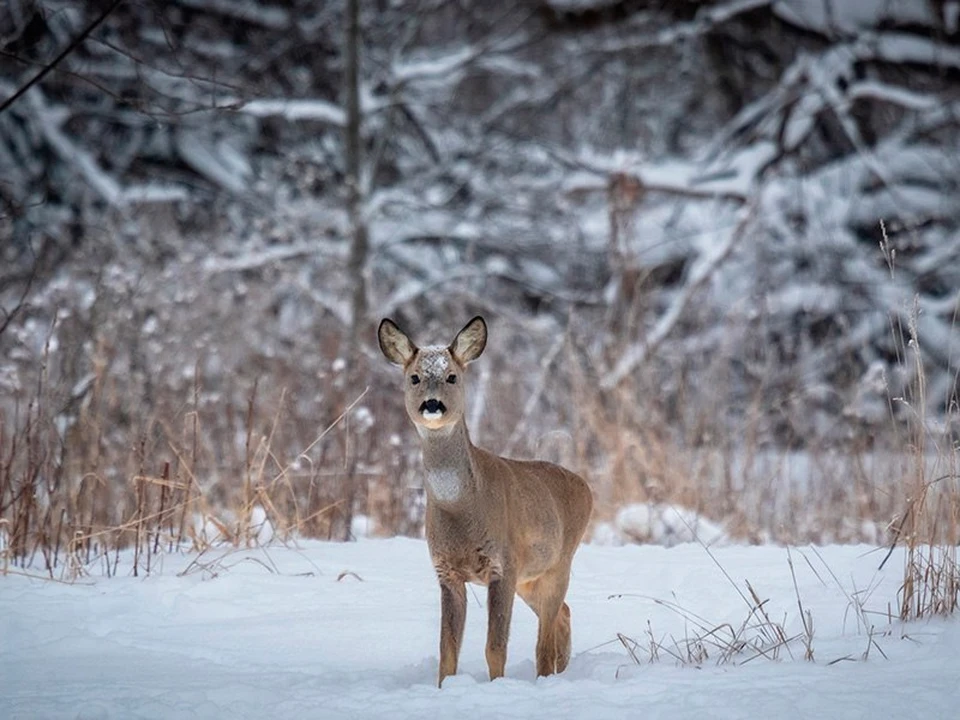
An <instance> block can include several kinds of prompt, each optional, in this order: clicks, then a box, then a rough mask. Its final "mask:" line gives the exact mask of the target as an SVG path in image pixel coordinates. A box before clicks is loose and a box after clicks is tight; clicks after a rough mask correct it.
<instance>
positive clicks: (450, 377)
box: [447, 375, 457, 385]
mask: <svg viewBox="0 0 960 720" xmlns="http://www.w3.org/2000/svg"><path fill="white" fill-rule="evenodd" d="M447 382H448V383H450V384H451V385H456V384H457V376H456V375H447Z"/></svg>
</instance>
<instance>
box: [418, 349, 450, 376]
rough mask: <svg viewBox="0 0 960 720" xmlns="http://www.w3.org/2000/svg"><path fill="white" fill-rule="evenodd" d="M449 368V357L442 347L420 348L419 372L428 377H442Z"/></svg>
mask: <svg viewBox="0 0 960 720" xmlns="http://www.w3.org/2000/svg"><path fill="white" fill-rule="evenodd" d="M449 367H450V356H449V354H448V353H447V349H446V348H445V347H443V346H442V345H430V346H429V347H425V348H420V371H421V372H422V373H423V374H424V375H426V376H428V377H443V376H444V374H445V373H446V372H447V368H449Z"/></svg>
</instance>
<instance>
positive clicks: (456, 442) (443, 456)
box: [417, 421, 477, 506]
mask: <svg viewBox="0 0 960 720" xmlns="http://www.w3.org/2000/svg"><path fill="white" fill-rule="evenodd" d="M417 429H418V431H419V433H420V439H421V442H422V445H423V468H424V470H426V475H425V478H424V479H425V485H426V488H427V496H428V498H429V499H431V500H433V501H435V502H437V503H439V504H440V505H446V506H455V505H457V504H459V503H461V502H464V501H466V500H468V499H469V498H470V496H471V495H473V493H474V491H475V490H476V484H477V480H476V477H475V475H474V473H473V464H472V462H471V458H470V456H471V450H472V449H473V444H472V443H471V442H470V435H469V433H468V432H467V426H466V425H465V424H464V423H463V422H462V421H461V422H458V423H457V424H456V425H454V426H453V427H451V428H450V429H449V430H448V429H446V428H443V429H440V430H426V429H421V428H419V427H418V428H417Z"/></svg>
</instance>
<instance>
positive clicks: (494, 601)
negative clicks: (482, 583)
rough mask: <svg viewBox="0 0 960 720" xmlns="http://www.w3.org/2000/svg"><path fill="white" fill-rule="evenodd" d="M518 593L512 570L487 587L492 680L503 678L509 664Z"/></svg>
mask: <svg viewBox="0 0 960 720" xmlns="http://www.w3.org/2000/svg"><path fill="white" fill-rule="evenodd" d="M516 591H517V578H516V575H515V574H514V573H513V572H512V571H510V570H507V571H504V572H503V573H501V574H500V575H495V576H494V577H492V578H490V582H489V584H488V585H487V611H488V617H487V668H488V669H489V670H490V679H491V680H495V679H497V678H498V677H503V671H504V668H505V667H506V664H507V640H509V639H510V618H511V617H512V615H513V596H514V594H515V593H516Z"/></svg>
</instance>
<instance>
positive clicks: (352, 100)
mask: <svg viewBox="0 0 960 720" xmlns="http://www.w3.org/2000/svg"><path fill="white" fill-rule="evenodd" d="M359 5H360V0H346V7H345V13H344V21H345V23H346V32H345V33H344V46H343V105H344V110H345V113H346V126H345V127H344V149H345V161H346V167H345V170H346V188H347V214H348V216H349V219H350V259H349V262H348V266H347V272H348V273H349V276H350V282H351V286H352V288H353V294H352V297H351V303H350V328H349V335H348V337H347V358H346V360H347V367H348V372H349V373H350V382H348V383H347V393H350V392H353V393H354V394H356V393H359V392H360V388H361V387H362V386H363V383H364V378H365V375H366V373H365V369H366V368H365V363H364V359H363V354H362V353H361V351H360V347H361V334H362V332H363V330H364V327H365V326H366V318H367V278H366V268H367V255H368V254H369V238H368V235H367V225H366V218H365V217H364V212H363V209H364V207H363V206H364V192H363V187H362V184H363V179H362V177H363V171H362V164H363V156H362V148H361V142H362V138H361V132H360V125H361V122H362V119H363V117H362V114H361V108H360V7H359ZM352 400H353V398H352V397H344V405H346V404H347V403H349V402H352ZM348 427H349V425H348ZM356 446H357V443H356V439H354V442H352V443H351V442H350V436H349V435H348V436H347V448H346V451H347V466H346V468H345V470H346V474H345V477H344V483H345V488H344V490H345V492H344V497H343V503H344V504H343V508H342V510H343V518H344V528H343V539H344V540H348V539H350V526H351V524H352V522H353V512H354V507H353V506H354V503H355V501H356V497H357V478H356V467H357V452H356Z"/></svg>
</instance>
